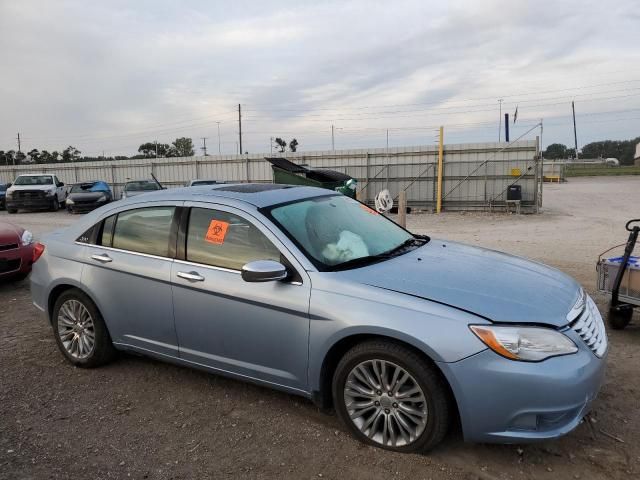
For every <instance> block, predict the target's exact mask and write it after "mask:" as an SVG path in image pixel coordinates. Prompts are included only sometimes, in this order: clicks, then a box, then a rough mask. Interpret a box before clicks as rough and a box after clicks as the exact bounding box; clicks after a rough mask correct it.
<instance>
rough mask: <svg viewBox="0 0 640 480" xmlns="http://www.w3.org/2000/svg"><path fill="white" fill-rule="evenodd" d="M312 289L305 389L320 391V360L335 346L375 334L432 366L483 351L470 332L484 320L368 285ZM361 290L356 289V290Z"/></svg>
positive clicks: (483, 347) (321, 361) (480, 343)
mask: <svg viewBox="0 0 640 480" xmlns="http://www.w3.org/2000/svg"><path fill="white" fill-rule="evenodd" d="M317 283H320V282H314V289H313V290H312V294H311V303H310V318H311V322H310V339H309V385H310V388H311V390H312V391H313V390H319V389H320V387H321V382H322V379H321V371H322V365H323V362H324V360H325V358H326V356H327V354H328V352H329V351H330V350H331V348H332V347H333V346H334V345H336V344H337V343H338V342H340V341H342V340H344V339H346V338H348V337H351V336H354V335H378V336H384V337H389V338H393V339H395V340H398V341H401V342H404V343H407V344H408V345H411V346H413V347H415V348H416V349H418V350H420V351H421V352H424V353H425V354H426V355H427V356H428V357H429V358H431V359H432V360H433V361H436V362H456V361H459V360H461V359H463V358H466V357H469V356H471V355H474V354H476V353H478V352H480V351H482V350H484V349H486V348H487V347H486V346H485V345H484V344H483V343H482V342H481V341H480V340H479V339H478V338H477V337H476V336H475V335H474V334H473V333H472V332H471V331H470V330H469V328H468V325H469V324H471V323H475V324H478V323H488V322H487V321H486V320H485V319H483V318H480V317H477V316H475V315H473V314H471V313H468V312H464V311H460V310H457V309H455V308H452V307H449V306H446V305H441V304H437V303H434V302H429V301H426V300H422V299H418V298H415V297H410V296H408V295H402V294H398V293H390V292H386V291H382V290H379V289H375V290H376V291H375V292H372V291H370V290H371V287H366V286H357V287H352V288H344V289H343V293H336V292H335V290H332V291H327V290H322V289H316V288H315V287H316V284H317ZM358 290H361V291H358Z"/></svg>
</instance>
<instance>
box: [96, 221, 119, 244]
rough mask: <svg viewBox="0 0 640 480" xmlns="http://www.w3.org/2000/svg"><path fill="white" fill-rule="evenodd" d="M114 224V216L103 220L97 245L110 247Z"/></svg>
mask: <svg viewBox="0 0 640 480" xmlns="http://www.w3.org/2000/svg"><path fill="white" fill-rule="evenodd" d="M115 224H116V215H111V216H110V217H107V218H106V219H105V220H104V223H103V224H102V230H101V231H100V239H99V242H98V244H99V245H102V246H104V247H110V246H111V241H112V240H113V226H114V225H115Z"/></svg>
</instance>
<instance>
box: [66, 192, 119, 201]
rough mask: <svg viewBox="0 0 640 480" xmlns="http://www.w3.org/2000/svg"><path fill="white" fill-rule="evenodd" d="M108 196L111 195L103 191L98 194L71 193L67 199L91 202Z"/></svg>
mask: <svg viewBox="0 0 640 480" xmlns="http://www.w3.org/2000/svg"><path fill="white" fill-rule="evenodd" d="M103 195H104V196H107V195H109V194H108V193H107V192H101V191H97V192H76V193H70V194H69V195H67V198H70V199H71V200H84V201H91V200H97V199H99V198H100V197H102V196H103Z"/></svg>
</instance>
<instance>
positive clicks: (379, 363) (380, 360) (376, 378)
mask: <svg viewBox="0 0 640 480" xmlns="http://www.w3.org/2000/svg"><path fill="white" fill-rule="evenodd" d="M332 391H333V402H334V405H335V408H336V412H337V413H338V416H339V417H340V419H341V420H342V421H343V422H344V423H345V425H346V426H347V427H348V428H349V430H351V432H352V433H353V435H354V436H355V437H356V438H358V439H359V440H361V441H363V442H365V443H368V444H370V445H374V446H377V447H380V448H384V449H388V450H394V451H397V452H405V453H409V452H424V451H427V450H430V449H432V448H433V447H435V446H436V445H437V444H439V443H440V442H441V441H442V439H443V438H444V436H445V435H446V433H447V430H448V428H449V425H450V418H451V413H450V404H449V397H448V388H447V386H446V384H445V382H444V380H443V379H442V376H441V375H440V373H439V372H438V371H437V370H436V369H435V367H434V366H433V365H432V364H430V363H429V362H428V361H427V360H426V359H424V358H423V357H422V356H420V355H419V354H417V353H416V352H414V351H412V350H410V349H408V348H406V347H403V346H401V345H398V344H396V343H392V342H387V341H369V342H365V343H361V344H359V345H356V346H355V347H353V348H352V349H351V350H349V351H348V352H347V353H346V354H345V355H344V357H343V358H342V359H341V360H340V362H339V363H338V366H337V368H336V372H335V374H334V377H333V385H332Z"/></svg>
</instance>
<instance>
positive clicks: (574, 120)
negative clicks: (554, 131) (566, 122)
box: [571, 101, 578, 160]
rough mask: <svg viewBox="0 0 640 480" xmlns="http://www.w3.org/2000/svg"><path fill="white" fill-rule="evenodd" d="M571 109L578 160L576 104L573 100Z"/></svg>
mask: <svg viewBox="0 0 640 480" xmlns="http://www.w3.org/2000/svg"><path fill="white" fill-rule="evenodd" d="M571 110H572V111H573V141H574V143H575V147H576V160H578V133H577V132H576V105H575V103H574V102H573V101H571Z"/></svg>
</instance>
